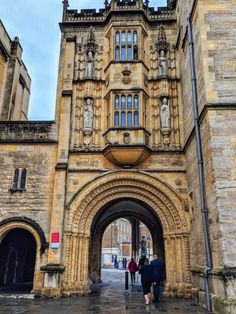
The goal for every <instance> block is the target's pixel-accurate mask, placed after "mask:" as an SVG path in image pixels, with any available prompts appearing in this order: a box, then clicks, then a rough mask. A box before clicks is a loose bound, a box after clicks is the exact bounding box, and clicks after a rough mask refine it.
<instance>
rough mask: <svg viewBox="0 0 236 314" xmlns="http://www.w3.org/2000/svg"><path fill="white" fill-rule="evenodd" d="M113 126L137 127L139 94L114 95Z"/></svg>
mask: <svg viewBox="0 0 236 314" xmlns="http://www.w3.org/2000/svg"><path fill="white" fill-rule="evenodd" d="M114 127H117V128H118V127H122V128H124V127H128V128H132V127H139V95H138V94H135V95H132V94H128V95H127V94H123V95H120V96H119V95H115V99H114Z"/></svg>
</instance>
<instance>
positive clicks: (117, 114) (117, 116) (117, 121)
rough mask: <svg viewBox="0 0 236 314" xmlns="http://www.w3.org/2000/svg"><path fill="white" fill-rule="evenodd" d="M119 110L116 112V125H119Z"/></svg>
mask: <svg viewBox="0 0 236 314" xmlns="http://www.w3.org/2000/svg"><path fill="white" fill-rule="evenodd" d="M119 118H120V115H119V112H115V127H119Z"/></svg>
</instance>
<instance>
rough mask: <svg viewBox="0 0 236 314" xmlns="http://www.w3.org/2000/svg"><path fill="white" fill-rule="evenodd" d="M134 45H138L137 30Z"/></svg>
mask: <svg viewBox="0 0 236 314" xmlns="http://www.w3.org/2000/svg"><path fill="white" fill-rule="evenodd" d="M134 45H136V46H137V45H138V33H137V32H136V31H135V32H134Z"/></svg>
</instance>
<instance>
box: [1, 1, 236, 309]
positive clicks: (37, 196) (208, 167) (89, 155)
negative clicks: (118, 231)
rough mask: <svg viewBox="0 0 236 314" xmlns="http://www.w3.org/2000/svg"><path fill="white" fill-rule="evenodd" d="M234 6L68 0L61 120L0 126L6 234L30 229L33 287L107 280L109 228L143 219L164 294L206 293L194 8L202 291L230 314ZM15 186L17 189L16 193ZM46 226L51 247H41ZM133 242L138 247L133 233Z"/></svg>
mask: <svg viewBox="0 0 236 314" xmlns="http://www.w3.org/2000/svg"><path fill="white" fill-rule="evenodd" d="M235 8H236V3H235V0H225V1H223V2H222V1H221V0H214V1H213V0H204V1H203V0H198V1H194V0H191V1H180V0H178V1H168V7H167V8H159V9H158V10H154V9H153V8H149V7H148V1H146V2H145V3H143V2H142V1H140V0H136V1H116V0H113V1H111V2H108V1H106V2H105V8H103V9H101V10H100V11H95V10H82V11H81V12H77V11H76V10H69V9H68V1H64V11H63V21H62V22H61V24H60V27H61V32H62V40H61V52H60V64H59V77H58V92H57V100H56V121H55V122H50V123H46V124H44V123H43V122H41V123H40V122H25V123H18V122H15V123H13V122H12V123H13V124H11V123H0V135H1V138H0V142H1V143H0V145H1V153H0V160H1V161H2V162H1V167H2V172H1V173H2V180H1V181H0V187H1V189H0V191H1V199H2V200H3V202H2V206H1V208H0V219H1V221H0V239H3V240H2V241H4V237H7V231H9V230H11V229H12V228H17V227H18V228H19V227H20V228H23V229H26V230H28V231H29V232H31V233H32V234H33V235H34V236H35V238H36V243H37V254H36V265H35V276H34V287H33V291H34V292H38V293H40V294H41V295H44V296H47V297H54V296H62V295H63V296H71V295H78V294H86V293H89V284H88V283H89V278H90V279H92V280H93V281H95V282H96V281H98V280H99V278H100V275H101V273H100V271H101V270H100V268H101V258H100V257H101V243H102V236H103V233H104V231H105V229H106V228H107V226H108V225H109V224H110V223H111V222H112V221H114V220H116V219H119V218H121V217H128V218H130V219H138V220H140V221H142V222H143V223H144V224H145V225H146V226H147V227H148V229H149V230H150V233H151V235H152V240H153V251H154V252H153V253H158V254H159V256H160V257H161V258H162V259H164V260H165V264H166V286H165V294H166V295H168V296H178V297H191V296H192V295H194V294H195V293H196V294H197V295H198V296H199V300H200V301H201V300H202V295H203V294H204V285H203V273H204V268H205V264H206V261H205V247H204V238H203V229H202V221H201V208H200V207H201V206H200V192H199V191H200V187H199V179H198V168H197V158H196V148H195V131H194V118H193V108H192V102H193V101H192V92H191V77H190V62H189V48H188V41H187V33H186V22H187V17H188V16H189V15H190V19H191V23H192V27H193V37H194V48H195V64H196V76H197V80H196V82H197V89H198V101H199V111H200V117H199V121H198V123H199V125H200V127H201V139H202V148H203V156H204V170H205V182H206V199H207V207H208V210H209V213H208V221H207V223H208V225H209V236H210V244H211V250H212V259H213V269H212V270H211V272H210V278H209V280H210V291H211V294H212V301H213V308H214V310H215V311H216V312H218V313H234V307H235V294H236V292H235V285H236V281H235V267H236V265H235V261H236V258H235V255H236V251H235V248H236V243H235V242H236V241H235V239H236V237H235V232H236V229H235V223H234V220H235V189H236V185H235V154H236V152H235V143H236V140H235V125H236V124H235V122H236V121H235V119H236V114H235V97H236V95H235V90H236V89H235V86H236V79H235V73H234V59H235V58H234V56H235V51H236V50H235V44H234V38H235V36H234V35H235V29H236V28H235V21H236V16H235ZM16 169H20V170H19V173H20V175H19V177H18V176H17V175H16V172H15V170H16ZM22 169H27V180H26V184H24V183H25V180H23V183H22V173H23V172H22ZM14 173H15V175H14ZM16 178H17V180H16ZM16 181H17V182H16ZM19 182H20V187H21V185H22V184H23V186H24V187H25V188H24V189H21V188H19V189H12V188H11V187H12V185H13V187H14V184H15V186H18V184H19ZM14 217H15V218H14ZM10 218H11V219H13V218H14V219H15V220H14V219H13V221H12V220H11V221H9V219H10ZM23 218H24V219H23ZM19 219H23V220H20V221H19ZM25 219H26V220H25ZM27 219H28V220H27ZM14 221H15V222H14ZM29 221H34V222H35V224H33V225H32V224H30V223H29ZM132 228H133V231H135V228H137V226H136V225H135V223H133V225H132ZM136 231H137V230H136ZM133 233H134V234H135V232H133ZM40 234H44V236H45V239H46V241H47V242H48V243H49V247H48V249H47V248H46V249H45V250H41V249H40V247H41V244H42V237H41V238H40V236H39V235H40ZM132 243H133V244H134V246H135V245H136V248H137V245H138V244H137V243H138V240H137V239H133V238H132ZM202 291H203V292H202Z"/></svg>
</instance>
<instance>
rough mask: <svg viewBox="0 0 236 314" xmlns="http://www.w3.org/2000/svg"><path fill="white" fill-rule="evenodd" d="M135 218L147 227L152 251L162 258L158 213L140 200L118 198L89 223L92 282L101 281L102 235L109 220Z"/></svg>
mask: <svg viewBox="0 0 236 314" xmlns="http://www.w3.org/2000/svg"><path fill="white" fill-rule="evenodd" d="M124 217H125V218H127V219H129V218H130V219H132V218H134V219H137V220H139V221H141V222H142V223H144V224H145V225H146V226H147V228H148V229H149V231H150V233H151V236H152V239H153V253H154V254H158V255H159V257H160V258H161V259H162V260H165V257H164V256H165V255H164V240H163V230H162V226H161V223H160V219H159V217H158V215H157V214H156V213H155V212H154V210H153V209H152V208H150V207H149V206H148V205H146V204H144V203H143V202H141V201H137V200H133V199H120V200H116V201H113V202H110V203H108V204H106V206H104V207H103V208H101V209H100V211H99V212H98V213H97V214H96V216H95V217H94V220H93V222H92V225H91V239H90V250H89V277H90V279H91V280H92V281H93V282H94V283H97V282H101V250H102V237H103V234H104V232H105V230H106V228H107V227H108V226H109V224H110V223H111V222H113V221H114V220H116V219H119V218H124Z"/></svg>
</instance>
